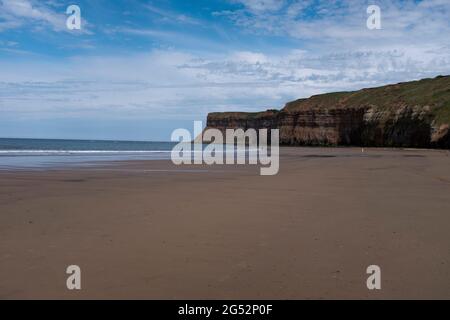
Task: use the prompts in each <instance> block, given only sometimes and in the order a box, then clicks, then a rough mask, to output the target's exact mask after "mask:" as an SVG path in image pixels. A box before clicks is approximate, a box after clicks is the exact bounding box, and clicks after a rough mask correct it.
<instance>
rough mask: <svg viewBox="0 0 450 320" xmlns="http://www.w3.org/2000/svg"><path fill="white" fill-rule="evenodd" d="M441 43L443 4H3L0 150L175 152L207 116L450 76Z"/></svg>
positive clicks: (446, 22)
mask: <svg viewBox="0 0 450 320" xmlns="http://www.w3.org/2000/svg"><path fill="white" fill-rule="evenodd" d="M70 4H76V5H78V6H79V7H80V8H81V16H82V29H81V30H68V29H67V28H66V25H65V22H66V19H67V15H66V14H65V11H66V8H67V6H68V5H70ZM371 4H375V5H378V6H379V7H380V9H381V23H382V24H381V25H382V28H381V30H369V29H368V28H367V26H366V21H367V18H368V14H367V7H368V6H369V5H371ZM449 34H450V1H448V0H425V1H414V0H411V1H409V0H397V1H387V0H380V1H364V0H359V1H356V0H347V1H338V0H334V1H330V0H328V1H319V0H292V1H288V0H192V1H186V0H159V1H143V0H127V1H118V0H116V1H114V0H90V1H81V0H73V1H65V0H40V1H36V0H0V137H42V138H85V139H138V140H169V138H170V133H171V131H172V130H173V129H175V128H178V127H186V128H191V127H192V121H194V120H203V121H204V120H205V118H206V114H207V113H208V112H212V111H235V110H243V111H256V110H263V109H266V108H281V107H283V105H284V103H286V102H287V101H290V100H293V99H297V98H302V97H309V96H311V95H313V94H319V93H324V92H329V91H342V90H354V89H360V88H364V87H371V86H378V85H382V84H387V83H392V82H400V81H408V80H413V79H419V78H424V77H433V76H436V75H439V74H450V37H449V36H448V35H449Z"/></svg>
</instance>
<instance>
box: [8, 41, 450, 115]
mask: <svg viewBox="0 0 450 320" xmlns="http://www.w3.org/2000/svg"><path fill="white" fill-rule="evenodd" d="M0 69H1V70H2V73H1V74H0V113H1V114H2V116H6V115H8V114H9V115H12V114H14V117H17V118H20V117H34V118H39V117H43V118H45V117H52V116H57V115H60V116H64V117H71V116H83V117H101V118H103V119H105V118H114V117H116V118H130V117H131V118H133V117H134V118H142V117H148V118H166V119H167V118H177V119H192V118H197V119H203V118H204V117H205V116H206V114H207V113H208V112H211V111H226V110H228V111H230V110H243V111H255V110H261V109H264V108H281V107H282V106H283V104H284V103H285V102H287V101H290V100H293V99H297V98H301V97H309V96H311V95H313V94H318V93H325V92H330V91H342V90H350V89H360V88H363V87H370V86H378V85H382V84H387V83H393V82H400V81H406V80H413V79H419V78H424V77H434V76H436V75H438V74H442V73H444V74H450V46H449V47H446V48H443V47H435V46H423V47H421V48H417V47H415V46H411V47H404V48H402V50H398V49H397V48H395V47H392V48H390V50H385V49H383V50H374V49H367V50H365V51H356V52H353V51H348V52H341V53H331V52H330V53H326V52H324V53H323V54H319V55H318V54H316V53H315V52H310V51H308V50H292V51H288V52H286V53H284V54H278V55H270V54H267V53H265V54H263V53H260V52H249V51H236V52H232V53H230V54H224V55H221V56H214V57H211V56H207V55H194V54H188V53H184V52H178V51H174V50H154V51H152V52H151V53H148V54H139V55H132V56H126V57H113V56H111V57H107V56H99V57H92V56H91V57H84V56H80V57H76V58H72V59H70V60H69V61H66V62H65V63H56V62H44V61H35V62H34V63H24V62H17V63H15V62H8V63H1V62H0Z"/></svg>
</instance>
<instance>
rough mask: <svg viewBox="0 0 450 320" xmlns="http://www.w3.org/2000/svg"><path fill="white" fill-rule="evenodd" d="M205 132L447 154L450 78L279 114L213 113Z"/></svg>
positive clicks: (337, 97) (299, 104)
mask: <svg viewBox="0 0 450 320" xmlns="http://www.w3.org/2000/svg"><path fill="white" fill-rule="evenodd" d="M207 128H217V129H220V130H222V131H224V130H225V129H227V128H232V129H236V128H243V129H248V128H255V129H260V128H268V129H279V130H280V143H281V144H282V145H308V146H335V145H346V146H372V147H415V148H445V149H450V76H446V77H442V76H441V77H437V78H434V79H424V80H421V81H415V82H407V83H401V84H396V85H391V86H385V87H380V88H372V89H364V90H360V91H356V92H341V93H331V94H325V95H318V96H313V97H311V98H309V99H300V100H297V101H293V102H290V103H288V104H286V106H285V107H284V108H283V109H282V110H281V111H277V110H270V111H265V112H261V113H240V112H231V113H211V114H209V115H208V120H207Z"/></svg>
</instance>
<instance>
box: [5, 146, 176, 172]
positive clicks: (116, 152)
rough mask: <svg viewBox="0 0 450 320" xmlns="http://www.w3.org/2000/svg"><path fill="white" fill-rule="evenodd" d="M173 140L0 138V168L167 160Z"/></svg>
mask: <svg viewBox="0 0 450 320" xmlns="http://www.w3.org/2000/svg"><path fill="white" fill-rule="evenodd" d="M175 144H176V142H150V141H149V142H144V141H102V140H59V139H9V138H0V169H3V170H5V169H29V168H58V167H63V166H92V165H98V164H100V163H102V162H105V163H106V162H110V161H126V160H159V159H170V152H171V150H172V148H173V146H174V145H175Z"/></svg>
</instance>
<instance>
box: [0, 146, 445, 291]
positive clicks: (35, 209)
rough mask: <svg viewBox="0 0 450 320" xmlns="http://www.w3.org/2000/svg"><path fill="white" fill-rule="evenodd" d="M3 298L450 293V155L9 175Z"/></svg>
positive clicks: (286, 155)
mask: <svg viewBox="0 0 450 320" xmlns="http://www.w3.org/2000/svg"><path fill="white" fill-rule="evenodd" d="M73 264H75V265H79V266H80V267H81V270H82V290H80V291H69V290H67V288H66V277H67V275H66V273H65V270H66V267H67V266H68V265H73ZM372 264H375V265H379V266H380V267H381V271H382V278H381V281H382V289H381V290H379V291H369V290H368V289H367V287H366V279H367V277H368V275H367V274H366V268H367V266H369V265H372ZM0 298H3V299H5V298H6V299H16V298H25V299H28V298H39V299H42V298H44V299H45V298H62V299H71V298H73V299H78V298H89V299H90V298H143V299H155V298H157V299H175V298H180V299H197V298H199V299H323V298H327V299H346V298H356V299H379V298H388V299H398V298H412V299H416V298H425V299H432V298H437V299H450V154H449V152H447V151H426V150H423V151H419V150H403V151H402V150H380V149H366V150H365V152H364V153H362V152H361V149H356V148H355V149H351V148H341V149H319V148H317V149H313V148H297V149H295V148H284V149H282V155H281V164H280V172H279V174H278V175H276V176H260V175H259V168H258V167H255V166H214V167H209V166H182V167H177V166H174V165H172V164H171V162H170V161H133V162H124V163H114V164H110V165H108V166H101V167H94V168H83V169H70V170H69V169H64V170H51V171H49V170H47V171H45V170H42V171H0Z"/></svg>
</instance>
